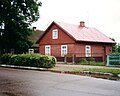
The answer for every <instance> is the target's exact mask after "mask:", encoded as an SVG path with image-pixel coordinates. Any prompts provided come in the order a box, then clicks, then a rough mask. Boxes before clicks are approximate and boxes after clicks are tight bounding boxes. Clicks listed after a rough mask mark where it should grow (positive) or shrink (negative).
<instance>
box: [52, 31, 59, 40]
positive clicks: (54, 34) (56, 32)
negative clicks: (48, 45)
mask: <svg viewBox="0 0 120 96" xmlns="http://www.w3.org/2000/svg"><path fill="white" fill-rule="evenodd" d="M52 39H58V29H54V30H53V31H52Z"/></svg>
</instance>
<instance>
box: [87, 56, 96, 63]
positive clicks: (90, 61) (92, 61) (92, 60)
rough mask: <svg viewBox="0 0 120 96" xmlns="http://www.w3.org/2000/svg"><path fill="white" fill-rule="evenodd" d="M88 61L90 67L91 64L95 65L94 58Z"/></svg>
mask: <svg viewBox="0 0 120 96" xmlns="http://www.w3.org/2000/svg"><path fill="white" fill-rule="evenodd" d="M87 61H88V64H89V65H90V64H91V63H92V64H93V63H95V58H92V57H90V58H87Z"/></svg>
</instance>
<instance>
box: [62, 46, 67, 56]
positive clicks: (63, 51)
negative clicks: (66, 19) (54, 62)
mask: <svg viewBox="0 0 120 96" xmlns="http://www.w3.org/2000/svg"><path fill="white" fill-rule="evenodd" d="M64 47H65V49H63V48H64ZM67 50H68V48H67V45H61V57H64V56H65V55H67Z"/></svg>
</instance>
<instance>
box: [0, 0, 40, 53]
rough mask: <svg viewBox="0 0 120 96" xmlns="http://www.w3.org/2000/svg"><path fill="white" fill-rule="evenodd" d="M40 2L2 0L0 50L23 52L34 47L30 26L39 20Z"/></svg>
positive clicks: (0, 1)
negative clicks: (30, 38)
mask: <svg viewBox="0 0 120 96" xmlns="http://www.w3.org/2000/svg"><path fill="white" fill-rule="evenodd" d="M39 6H41V2H39V1H38V0H0V48H1V49H4V50H5V49H6V50H7V51H9V50H10V49H15V51H16V52H20V51H21V52H23V51H24V50H26V49H27V48H29V47H30V46H31V45H32V42H31V41H29V39H28V36H30V35H31V34H32V30H30V28H29V26H30V25H31V24H32V23H33V22H35V21H37V20H38V18H39Z"/></svg>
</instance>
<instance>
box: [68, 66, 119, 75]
mask: <svg viewBox="0 0 120 96" xmlns="http://www.w3.org/2000/svg"><path fill="white" fill-rule="evenodd" d="M80 71H90V72H102V73H112V74H114V75H118V74H120V69H110V68H80V69H78V70H73V71H67V72H70V73H75V74H77V73H80Z"/></svg>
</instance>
